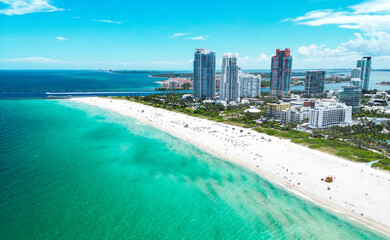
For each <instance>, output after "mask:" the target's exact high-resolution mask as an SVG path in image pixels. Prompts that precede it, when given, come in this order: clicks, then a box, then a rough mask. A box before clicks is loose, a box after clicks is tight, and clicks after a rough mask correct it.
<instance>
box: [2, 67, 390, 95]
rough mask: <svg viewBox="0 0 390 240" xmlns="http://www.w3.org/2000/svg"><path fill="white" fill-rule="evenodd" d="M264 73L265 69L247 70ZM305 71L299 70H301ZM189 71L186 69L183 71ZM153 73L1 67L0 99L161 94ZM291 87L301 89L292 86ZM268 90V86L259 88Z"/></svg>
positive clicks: (379, 77)
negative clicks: (9, 68)
mask: <svg viewBox="0 0 390 240" xmlns="http://www.w3.org/2000/svg"><path fill="white" fill-rule="evenodd" d="M250 71H251V72H256V71H258V72H267V71H268V70H250ZM303 71H304V70H299V72H303ZM185 72H188V71H185ZM156 73H159V72H153V73H145V72H139V73H110V72H104V71H92V70H84V71H82V70H74V71H71V70H0V98H26V97H28V98H31V97H39V98H42V97H47V96H59V95H62V96H69V95H72V96H76V95H77V96H80V95H94V96H95V95H108V96H120V95H145V94H153V93H160V91H154V90H152V89H154V88H156V87H159V86H160V85H159V83H157V82H158V81H162V80H165V79H166V78H151V77H149V75H151V74H156ZM331 73H332V74H334V73H338V74H346V75H348V74H349V73H350V70H328V75H329V74H331ZM382 81H390V71H388V72H386V71H372V72H371V80H370V89H379V90H390V86H389V85H387V86H384V85H377V83H379V82H382ZM347 84H348V83H335V84H326V85H325V90H332V89H340V88H341V87H342V86H344V85H347ZM292 90H304V86H293V87H292ZM262 91H269V89H262Z"/></svg>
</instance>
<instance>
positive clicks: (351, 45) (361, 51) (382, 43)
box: [298, 32, 390, 57]
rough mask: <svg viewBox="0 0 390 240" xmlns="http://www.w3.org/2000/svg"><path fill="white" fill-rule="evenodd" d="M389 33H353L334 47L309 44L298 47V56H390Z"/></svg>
mask: <svg viewBox="0 0 390 240" xmlns="http://www.w3.org/2000/svg"><path fill="white" fill-rule="evenodd" d="M389 43H390V34H389V33H386V32H375V33H364V34H360V33H355V38H353V39H351V40H349V41H347V42H345V43H341V44H339V45H338V46H337V47H336V48H333V49H332V48H326V46H325V45H319V46H318V45H316V44H311V45H309V46H305V45H304V46H301V47H299V48H298V54H299V55H300V56H310V57H344V56H345V55H354V56H359V55H360V56H361V55H368V56H377V57H379V56H390V44H389Z"/></svg>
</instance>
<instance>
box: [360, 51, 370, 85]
mask: <svg viewBox="0 0 390 240" xmlns="http://www.w3.org/2000/svg"><path fill="white" fill-rule="evenodd" d="M356 67H358V68H359V69H360V80H361V81H362V88H363V89H364V90H368V87H369V83H370V73H371V57H363V58H362V60H358V61H357V64H356Z"/></svg>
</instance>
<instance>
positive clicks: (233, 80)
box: [219, 53, 240, 103]
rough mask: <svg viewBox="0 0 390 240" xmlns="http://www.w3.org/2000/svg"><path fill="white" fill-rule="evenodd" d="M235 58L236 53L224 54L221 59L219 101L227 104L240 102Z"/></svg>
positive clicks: (236, 56)
mask: <svg viewBox="0 0 390 240" xmlns="http://www.w3.org/2000/svg"><path fill="white" fill-rule="evenodd" d="M237 58H238V54H237V53H224V54H223V58H222V69H221V83H220V89H219V99H220V100H222V101H226V102H227V103H229V102H231V101H239V100H240V83H239V79H238V64H237Z"/></svg>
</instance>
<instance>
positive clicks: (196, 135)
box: [72, 98, 390, 234]
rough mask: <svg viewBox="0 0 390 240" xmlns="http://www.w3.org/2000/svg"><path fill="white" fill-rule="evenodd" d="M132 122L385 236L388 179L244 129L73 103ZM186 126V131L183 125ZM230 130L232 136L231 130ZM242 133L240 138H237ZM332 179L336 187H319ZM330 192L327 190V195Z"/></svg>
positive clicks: (120, 106)
mask: <svg viewBox="0 0 390 240" xmlns="http://www.w3.org/2000/svg"><path fill="white" fill-rule="evenodd" d="M72 100H74V101H77V102H82V103H86V104H90V105H94V106H98V107H100V108H104V109H108V110H112V111H115V112H117V113H120V114H122V115H125V116H129V117H132V118H135V119H137V120H139V121H142V122H144V123H147V124H150V125H152V126H154V127H156V128H159V129H161V130H164V131H166V132H168V133H170V134H171V135H173V136H175V137H179V138H181V139H184V140H186V141H188V142H191V143H192V144H194V145H196V146H197V147H199V148H201V149H204V150H206V151H208V152H210V153H212V154H214V155H217V156H219V157H221V158H224V159H227V160H229V161H232V162H235V163H238V164H240V165H242V166H245V167H246V168H248V169H251V170H253V171H255V172H256V173H258V174H259V175H260V176H262V177H264V178H266V179H268V180H270V181H272V182H275V183H280V184H282V185H283V186H285V187H286V189H287V190H290V191H292V192H295V193H296V194H297V195H299V196H301V197H305V198H309V199H310V200H312V201H314V202H316V203H317V204H319V205H320V206H322V207H326V208H329V209H331V210H333V211H335V212H341V213H343V214H345V215H347V216H348V217H350V218H353V219H355V220H358V221H360V222H363V223H365V224H367V225H369V226H370V227H373V228H376V229H378V230H380V231H382V232H385V233H387V234H390V174H389V173H388V172H386V171H381V170H375V169H372V168H371V167H370V166H366V165H365V164H363V163H354V162H351V161H348V160H344V159H341V158H338V157H336V156H333V155H330V154H327V153H323V152H320V151H316V150H312V149H309V148H307V147H304V146H300V145H297V144H294V143H291V142H290V141H289V140H284V139H279V138H277V137H271V136H268V135H265V134H261V133H258V132H256V131H252V130H249V129H245V128H240V127H235V126H231V125H226V124H222V123H216V122H213V121H209V120H205V119H200V118H195V117H190V116H187V115H184V114H181V113H175V112H171V111H167V110H164V109H159V108H153V107H150V106H146V105H143V104H139V103H135V102H129V101H124V100H112V99H107V98H75V99H72ZM186 124H188V127H185V125H186ZM233 128H234V130H233ZM241 130H242V132H241ZM329 175H333V176H334V177H335V181H334V182H333V183H326V182H325V181H321V179H325V178H326V177H327V176H329ZM328 187H329V189H328Z"/></svg>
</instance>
